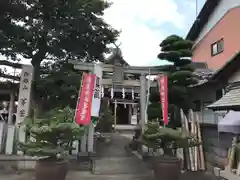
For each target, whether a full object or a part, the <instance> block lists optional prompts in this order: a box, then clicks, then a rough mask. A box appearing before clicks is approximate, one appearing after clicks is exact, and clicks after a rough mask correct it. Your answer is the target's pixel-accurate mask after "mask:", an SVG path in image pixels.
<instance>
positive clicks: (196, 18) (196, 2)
mask: <svg viewBox="0 0 240 180" xmlns="http://www.w3.org/2000/svg"><path fill="white" fill-rule="evenodd" d="M197 17H198V0H196V19H197Z"/></svg>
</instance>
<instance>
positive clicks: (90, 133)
mask: <svg viewBox="0 0 240 180" xmlns="http://www.w3.org/2000/svg"><path fill="white" fill-rule="evenodd" d="M93 145H94V125H93V123H92V122H91V123H90V125H89V128H88V137H87V149H88V152H93Z"/></svg>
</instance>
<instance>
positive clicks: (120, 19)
mask: <svg viewBox="0 0 240 180" xmlns="http://www.w3.org/2000/svg"><path fill="white" fill-rule="evenodd" d="M111 2H112V3H113V4H112V6H111V7H110V8H109V9H107V10H106V11H105V15H104V19H105V20H106V21H107V23H109V24H111V25H112V26H113V27H114V28H116V29H118V30H121V31H122V32H121V35H120V37H119V42H120V43H121V46H120V47H121V50H122V52H123V56H124V58H125V60H126V61H127V62H128V63H130V64H131V65H148V64H151V63H152V62H154V61H155V59H156V56H157V54H158V53H159V51H160V48H159V44H160V42H161V41H162V40H163V39H164V37H165V36H166V35H167V34H164V33H162V32H161V29H159V30H153V29H151V28H150V27H149V23H151V25H157V26H160V25H162V24H163V23H166V22H170V23H172V24H173V25H174V26H176V28H179V29H184V27H185V17H184V15H182V14H180V13H178V7H177V5H176V3H175V2H174V0H147V1H145V0H111Z"/></svg>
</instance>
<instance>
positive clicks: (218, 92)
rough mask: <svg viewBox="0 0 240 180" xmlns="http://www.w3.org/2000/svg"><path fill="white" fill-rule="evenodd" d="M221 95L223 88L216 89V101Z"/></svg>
mask: <svg viewBox="0 0 240 180" xmlns="http://www.w3.org/2000/svg"><path fill="white" fill-rule="evenodd" d="M222 96H223V90H222V89H219V90H217V91H216V101H217V100H219V99H221V97H222Z"/></svg>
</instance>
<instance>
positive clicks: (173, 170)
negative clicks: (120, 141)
mask: <svg viewBox="0 0 240 180" xmlns="http://www.w3.org/2000/svg"><path fill="white" fill-rule="evenodd" d="M141 139H142V142H143V143H144V144H145V145H147V146H148V147H150V148H152V149H153V152H154V154H155V156H154V157H153V158H152V167H153V171H154V176H155V178H156V179H157V180H177V179H178V178H179V175H180V171H181V169H182V160H181V159H180V158H178V157H177V149H178V148H186V147H192V146H196V145H197V144H199V143H198V141H197V139H196V138H195V137H194V136H191V135H190V134H188V133H187V132H184V131H182V130H180V129H173V128H167V127H162V128H160V126H159V123H158V122H149V123H148V124H147V126H146V129H145V131H144V133H143V135H142V138H141ZM159 149H160V150H161V151H162V153H160V154H157V153H156V152H157V150H159Z"/></svg>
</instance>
